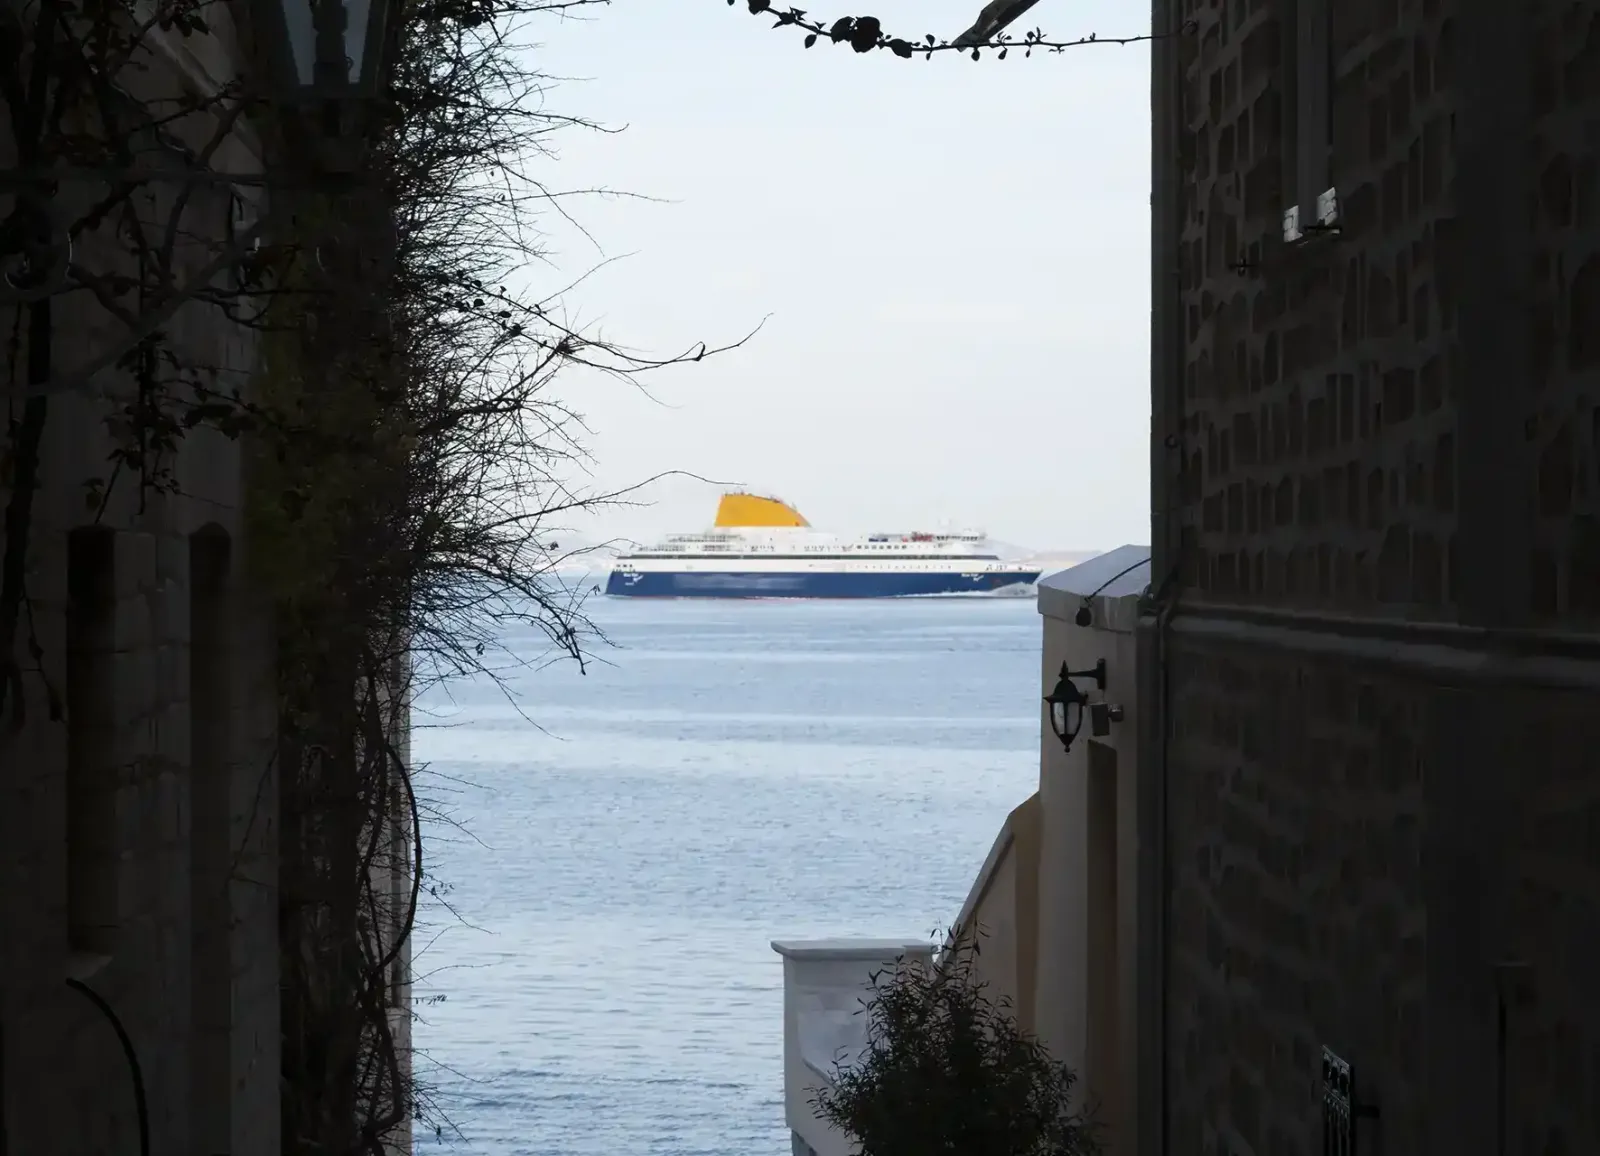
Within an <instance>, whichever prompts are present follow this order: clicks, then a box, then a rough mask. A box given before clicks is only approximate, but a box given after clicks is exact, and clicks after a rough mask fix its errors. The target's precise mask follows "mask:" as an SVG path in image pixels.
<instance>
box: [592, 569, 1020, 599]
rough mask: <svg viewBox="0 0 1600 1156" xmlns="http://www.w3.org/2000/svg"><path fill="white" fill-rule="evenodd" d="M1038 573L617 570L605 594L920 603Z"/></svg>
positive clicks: (1013, 583) (990, 588)
mask: <svg viewBox="0 0 1600 1156" xmlns="http://www.w3.org/2000/svg"><path fill="white" fill-rule="evenodd" d="M1039 573H1040V572H1039V571H1025V572H1023V573H1011V574H893V573H884V574H781V573H773V572H770V571H764V572H756V573H741V572H738V571H718V572H711V573H708V572H705V571H677V572H673V571H667V572H663V573H646V574H637V573H624V572H622V571H619V570H613V571H612V572H611V577H610V578H609V579H608V580H607V581H606V593H607V594H611V595H615V596H617V597H621V598H915V597H928V596H930V595H938V594H992V593H994V592H995V591H996V590H1001V589H1004V588H1006V587H1008V586H1016V585H1023V584H1027V583H1031V582H1036V581H1038V579H1039Z"/></svg>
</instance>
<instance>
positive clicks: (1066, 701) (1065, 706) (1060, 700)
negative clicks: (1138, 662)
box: [1044, 658, 1106, 751]
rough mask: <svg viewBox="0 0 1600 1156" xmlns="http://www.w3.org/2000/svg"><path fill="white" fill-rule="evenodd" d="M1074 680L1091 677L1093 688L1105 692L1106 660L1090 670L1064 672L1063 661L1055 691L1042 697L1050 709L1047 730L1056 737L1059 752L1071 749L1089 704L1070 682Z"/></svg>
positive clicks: (1075, 685) (1065, 668)
mask: <svg viewBox="0 0 1600 1156" xmlns="http://www.w3.org/2000/svg"><path fill="white" fill-rule="evenodd" d="M1075 678H1092V679H1094V683H1095V686H1096V687H1098V688H1099V689H1100V690H1105V688H1106V660H1105V659H1103V658H1102V659H1100V660H1099V661H1098V662H1096V663H1095V664H1094V667H1093V668H1092V669H1090V670H1068V669H1067V664H1066V663H1064V662H1063V663H1062V664H1061V675H1060V677H1059V678H1057V680H1056V688H1055V689H1054V690H1052V691H1051V692H1050V693H1049V694H1047V695H1045V696H1044V702H1045V705H1046V706H1048V707H1049V708H1050V729H1051V730H1053V731H1055V733H1056V738H1058V739H1060V740H1061V749H1062V750H1066V751H1070V750H1071V749H1072V740H1073V739H1075V738H1077V737H1078V732H1079V731H1080V730H1082V729H1083V709H1084V707H1086V706H1088V705H1089V699H1088V696H1087V695H1085V694H1084V693H1083V691H1081V690H1079V689H1078V684H1077V683H1075V682H1073V681H1072V680H1073V679H1075Z"/></svg>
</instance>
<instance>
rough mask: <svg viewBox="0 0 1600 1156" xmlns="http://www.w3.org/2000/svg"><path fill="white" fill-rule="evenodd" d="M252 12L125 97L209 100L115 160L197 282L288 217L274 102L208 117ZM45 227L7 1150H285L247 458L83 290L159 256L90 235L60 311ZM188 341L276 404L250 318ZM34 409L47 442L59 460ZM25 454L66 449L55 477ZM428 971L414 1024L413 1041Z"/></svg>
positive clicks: (6, 878)
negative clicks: (139, 356)
mask: <svg viewBox="0 0 1600 1156" xmlns="http://www.w3.org/2000/svg"><path fill="white" fill-rule="evenodd" d="M241 11H243V6H242V5H239V4H235V3H232V2H231V0H230V2H227V3H221V4H212V5H208V6H207V8H206V13H205V20H206V24H207V27H206V29H205V31H204V32H203V33H202V34H198V35H188V36H184V35H181V34H180V32H179V31H176V30H174V29H170V28H166V27H162V26H153V27H151V28H149V30H148V32H147V35H146V40H145V43H144V48H143V49H142V61H141V62H142V63H143V64H144V65H145V66H146V68H145V70H144V71H143V72H140V73H133V74H132V75H133V76H134V77H135V79H132V80H130V81H129V84H130V86H132V87H130V88H129V89H127V90H123V89H120V88H118V89H115V93H114V96H113V97H112V98H110V99H111V100H112V103H114V104H115V103H117V102H122V101H125V102H127V103H126V105H121V104H119V105H118V107H121V108H125V110H131V120H130V123H134V122H136V121H137V119H138V116H139V115H141V114H140V113H139V111H138V108H137V102H139V101H145V102H151V101H155V100H159V99H163V98H176V97H183V98H187V99H190V100H192V101H194V102H196V103H197V104H199V105H201V106H204V107H205V109H206V111H202V112H201V113H198V114H195V115H193V116H191V117H190V118H189V119H187V120H186V121H184V122H183V123H182V124H180V125H177V126H176V127H174V128H172V130H171V131H170V132H166V133H160V132H134V133H130V137H129V139H128V140H127V141H111V142H108V144H109V145H110V146H117V147H109V148H108V150H107V153H108V157H109V160H108V163H114V164H121V165H124V166H126V170H127V172H129V173H133V174H137V177H136V179H135V180H134V181H133V183H134V184H136V185H137V188H136V191H135V192H134V193H133V194H132V195H131V197H129V198H127V199H126V200H125V201H123V202H120V204H121V205H122V206H125V207H126V208H127V211H129V212H133V213H137V214H138V215H140V218H141V219H142V220H143V221H144V222H145V223H146V224H147V225H148V226H149V227H150V230H151V233H152V235H156V236H160V235H162V234H163V233H164V232H165V230H166V228H167V226H168V225H169V224H171V232H170V233H167V234H166V237H167V241H168V242H169V251H170V256H171V261H172V268H171V273H172V276H173V283H174V284H183V283H187V279H188V278H191V277H194V276H195V275H196V274H197V273H198V272H199V271H201V270H202V269H204V268H206V267H207V264H208V262H211V261H213V259H214V257H215V255H216V254H218V253H219V252H223V251H225V250H226V248H227V247H228V246H229V245H230V244H231V243H232V242H233V241H234V240H235V239H236V238H237V237H238V236H239V235H240V231H241V230H245V229H248V228H249V226H250V224H251V223H252V221H253V220H254V219H255V215H256V212H257V210H258V208H260V204H259V203H258V202H260V200H261V197H262V191H261V180H260V179H259V174H261V173H262V171H263V168H264V164H263V152H264V150H263V148H262V146H261V142H260V141H259V139H258V138H257V136H256V135H255V133H254V132H253V131H252V128H251V124H250V122H249V120H248V119H247V118H234V117H230V116H229V115H228V114H227V111H226V105H225V104H222V103H217V104H211V105H207V103H206V102H207V101H208V100H209V99H210V98H211V96H213V95H214V94H215V93H217V92H219V91H221V88H222V86H223V85H225V84H227V83H229V82H230V81H231V80H233V79H235V78H237V77H238V76H239V75H240V74H241V72H242V70H243V69H244V65H245V61H246V59H247V54H246V52H245V50H244V48H243V40H242V37H241V34H240V27H239V26H236V25H235V23H234V20H233V17H234V16H235V15H237V14H238V13H239V12H241ZM36 14H37V4H36V0H0V70H4V69H9V68H12V67H13V66H14V64H15V57H14V56H13V53H12V49H13V48H14V47H15V46H17V45H19V44H20V45H23V46H24V47H25V48H28V49H30V50H31V48H32V47H34V46H33V45H32V44H31V43H30V41H29V39H28V38H29V36H30V35H31V32H32V29H33V27H34V25H33V23H32V21H33V20H34V18H35V17H36ZM242 23H243V22H242V21H241V22H240V24H241V25H242ZM80 47H81V46H78V45H75V44H71V43H70V42H66V41H63V42H62V43H60V44H58V45H57V46H56V50H57V52H58V53H65V52H69V51H74V50H78V49H79V48H80ZM15 91H16V89H15V88H12V87H7V88H6V89H5V90H4V92H3V95H0V109H3V110H4V111H5V112H6V113H8V114H9V116H5V117H0V220H3V221H5V222H6V224H7V225H10V224H12V223H14V222H15V221H17V220H19V219H22V217H23V211H24V209H25V208H27V207H28V206H27V205H25V203H24V199H23V195H21V194H19V190H25V189H26V188H27V181H28V179H29V176H30V174H33V173H36V172H37V171H38V167H37V166H38V165H39V164H40V163H52V164H56V165H60V164H62V163H64V162H63V158H62V157H61V156H60V155H59V154H58V155H55V156H44V157H40V156H38V155H29V154H30V149H29V146H28V142H27V141H19V140H18V139H15V138H14V137H13V136H12V135H11V134H12V133H13V132H14V131H17V130H16V129H15V126H16V125H17V124H19V123H25V122H26V121H27V120H28V118H27V116H25V115H19V113H20V111H21V110H19V109H17V108H15V107H12V106H11V105H9V104H8V103H6V101H7V100H9V99H10V98H11V97H12V96H13V94H14V92H15ZM147 107H157V106H155V105H150V104H147ZM164 107H170V106H164ZM108 115H109V114H108ZM207 118H209V120H208V119H207ZM85 131H86V130H85ZM123 144H127V145H128V150H127V151H126V152H119V151H118V147H120V146H121V145H123ZM202 145H204V146H208V147H201V146H202ZM209 146H214V147H209ZM35 151H36V150H35ZM197 162H199V163H197ZM206 165H209V166H210V171H209V172H208V171H207V169H206V167H205V166H206ZM30 166H33V167H30ZM69 169H70V166H69ZM185 172H187V174H188V175H183V174H184V173H185ZM217 173H229V174H233V173H239V174H246V175H254V176H255V177H256V178H257V179H255V180H254V181H245V182H243V183H240V184H235V183H233V182H225V181H222V180H219V179H214V177H215V174H217ZM111 187H112V183H108V181H107V180H106V178H105V176H104V174H103V173H97V172H94V171H88V172H85V171H79V170H70V171H69V172H68V173H67V174H66V175H65V176H64V177H62V178H61V179H60V180H59V182H58V183H57V184H56V185H55V186H54V187H53V188H51V189H50V191H49V196H48V197H47V198H45V201H46V203H47V204H48V212H49V216H50V218H51V220H50V228H49V230H48V232H49V238H48V242H47V245H46V246H45V247H46V248H47V249H49V250H52V251H54V250H57V249H59V250H62V251H65V250H66V248H67V246H66V242H65V239H64V238H65V237H66V235H67V233H68V231H69V229H70V228H71V227H72V226H74V225H83V222H85V221H87V220H89V219H90V218H91V217H92V216H93V215H94V208H93V207H94V205H95V204H96V202H97V201H98V200H100V199H101V198H106V197H107V194H108V193H109V192H110V189H111ZM37 203H38V202H37V201H35V202H34V205H35V206H37ZM121 211H122V208H119V209H118V212H121ZM114 219H115V218H114V216H113V221H114ZM16 236H17V234H16V233H15V232H14V231H7V230H5V229H0V272H3V273H4V275H5V280H3V281H0V334H3V335H4V336H3V337H0V391H3V392H4V393H5V395H6V398H5V401H6V407H7V416H8V419H9V420H8V422H7V424H6V425H5V426H3V427H0V507H3V508H4V514H5V523H4V529H3V530H0V551H3V554H4V574H5V576H6V579H7V582H6V590H7V592H8V593H7V596H6V597H5V598H0V611H4V612H5V619H4V621H3V622H0V627H3V629H4V630H6V631H7V636H6V641H10V642H12V645H11V646H9V647H0V656H3V657H9V658H10V659H11V660H12V662H11V664H9V665H8V666H7V667H6V668H5V670H4V674H5V681H4V696H5V697H4V702H3V709H0V1150H4V1151H7V1152H29V1153H42V1154H43V1153H140V1152H146V1153H172V1154H175V1156H223V1154H227V1156H277V1154H278V1153H280V1152H281V1151H282V1150H283V1148H282V1144H281V1142H280V1139H281V1138H280V1135H279V1132H280V1111H281V1104H280V1101H281V1099H282V1093H281V1089H282V1083H283V1073H282V1071H281V1064H280V1036H281V1032H282V1025H281V1022H280V1020H281V1017H280V1001H279V980H280V966H279V950H280V947H279V914H280V913H279V887H278V879H279V875H278V853H279V848H278V819H279V814H278V796H277V784H276V771H275V758H276V756H277V748H276V742H275V739H276V724H277V710H278V702H279V698H278V694H277V688H276V686H275V681H274V669H273V667H274V655H275V637H274V631H273V622H272V614H271V609H270V606H269V599H268V598H267V597H266V595H265V593H264V591H263V590H262V589H261V588H260V586H259V584H258V583H256V582H255V581H253V579H252V559H251V541H250V535H249V533H248V527H247V525H246V517H245V493H246V490H247V486H248V482H249V479H248V477H247V474H248V454H247V453H246V446H245V444H244V442H242V441H241V440H238V439H230V438H229V437H228V436H225V435H224V434H223V433H221V432H218V431H217V430H215V429H211V428H208V427H207V426H206V425H203V424H202V425H198V426H196V427H195V428H193V429H191V430H188V431H187V432H185V433H183V435H182V436H181V437H178V438H176V439H175V440H174V441H173V442H172V444H171V445H170V446H165V447H158V446H156V445H154V444H152V443H149V442H141V441H138V440H137V435H135V434H134V433H133V432H132V430H131V429H130V419H131V415H132V414H133V413H134V410H135V409H136V407H138V406H140V405H141V404H145V403H146V402H147V401H148V397H149V394H148V389H149V388H150V382H151V381H152V380H153V379H154V377H155V375H156V374H157V373H158V372H160V368H165V367H160V368H158V369H157V370H152V371H150V373H149V374H145V370H144V369H141V368H140V367H138V366H136V365H133V364H132V363H130V362H129V361H128V360H127V359H126V358H115V357H108V356H106V352H107V351H108V350H109V351H115V350H118V349H119V348H120V349H123V350H126V349H127V348H128V346H129V344H130V342H129V331H130V325H131V324H134V323H136V322H137V321H138V320H140V316H139V315H138V314H137V313H135V314H133V315H131V316H132V321H130V319H129V317H130V315H127V314H119V312H118V310H117V308H115V307H114V306H115V305H119V304H122V303H125V301H126V299H127V294H126V293H125V292H122V291H118V292H113V293H111V294H110V295H109V297H102V296H100V295H98V294H97V293H95V292H92V291H85V290H84V289H83V288H82V286H83V285H85V284H87V283H88V282H89V281H91V280H93V279H95V278H98V279H99V286H98V287H99V288H104V287H106V286H108V285H114V281H115V278H117V277H118V276H123V277H129V278H131V277H133V276H134V275H135V274H136V272H138V273H146V272H147V270H143V269H141V270H136V269H135V268H134V263H133V259H132V255H131V253H130V251H129V247H128V246H127V244H126V243H125V241H126V234H121V235H119V234H118V232H117V229H116V227H115V225H114V224H103V225H102V226H93V225H89V226H84V227H83V228H82V231H81V232H79V233H78V234H77V235H76V236H75V237H74V238H73V240H72V242H71V248H70V252H71V260H72V262H73V263H74V266H75V267H76V269H77V271H76V272H74V273H73V274H72V277H73V278H75V279H76V281H77V283H78V287H77V288H69V289H67V290H64V291H62V292H57V293H54V294H34V295H32V296H31V297H30V295H29V293H28V291H27V290H28V288H29V285H30V284H31V282H30V281H29V280H28V276H27V274H29V273H30V269H29V268H27V267H26V266H27V262H28V261H29V260H36V257H29V255H28V254H27V253H24V252H22V251H20V250H19V248H18V247H17V246H16V245H15V244H13V243H12V242H14V241H15V240H16ZM56 273H59V270H53V271H52V274H51V275H52V276H54V275H56ZM223 275H226V272H225V271H224V274H223ZM118 298H121V299H122V301H120V302H119V301H117V299H118ZM157 301H158V305H159V304H160V299H159V298H158V299H157ZM45 302H47V304H45ZM108 302H110V303H108ZM149 308H156V306H149ZM145 316H148V314H146V315H145ZM161 329H162V334H163V340H164V343H165V346H166V348H168V349H170V350H171V351H173V354H174V363H175V364H176V363H182V364H183V365H185V366H188V367H195V368H196V369H197V372H200V373H202V374H204V375H205V380H206V381H207V382H208V384H210V385H211V386H212V387H213V388H215V389H217V390H219V391H225V390H227V389H229V388H231V387H233V386H240V387H242V388H244V389H245V390H246V391H248V388H249V382H250V378H251V373H252V371H253V369H254V368H255V366H256V365H257V363H258V356H259V349H258V345H257V339H256V337H255V335H254V333H253V331H252V330H250V329H249V328H248V327H246V326H243V325H239V324H234V323H231V322H230V321H229V320H227V319H226V318H225V317H224V316H223V314H222V313H221V312H220V311H219V310H217V309H215V308H213V307H211V306H209V305H207V304H204V303H201V302H195V301H190V303H188V304H185V305H183V306H181V307H179V308H176V309H175V310H170V311H167V315H166V316H164V318H163V320H162V322H161ZM113 361H115V362H116V364H113ZM142 390H143V391H145V392H141V391H142ZM246 397H247V398H248V392H246ZM147 412H148V411H147ZM30 424H31V425H33V426H35V427H39V428H42V436H41V437H39V439H38V441H37V453H36V454H35V453H34V447H33V442H32V439H31V437H30V435H29V432H28V431H29V427H30ZM130 439H132V440H130ZM130 449H132V450H135V451H137V452H139V453H143V454H144V455H145V457H144V458H143V459H142V464H143V466H144V467H145V468H143V469H141V468H139V466H140V464H141V463H140V461H138V460H136V459H135V458H133V457H130V456H129V452H130ZM25 459H26V460H29V461H33V460H35V459H36V464H37V479H36V485H34V486H32V487H29V486H27V485H26V480H27V479H26V477H25V472H24V470H23V466H22V462H23V461H24V460H25ZM22 511H26V513H27V514H28V515H30V516H29V517H28V518H23V517H20V516H19V512H22ZM24 521H31V525H30V526H28V527H27V529H26V533H23V532H22V526H23V522H24ZM13 576H15V577H18V578H20V579H21V580H22V584H21V585H19V586H14V585H13V582H12V578H13ZM13 589H15V590H16V591H17V593H18V595H19V597H18V599H17V601H16V602H14V603H11V604H10V605H5V603H8V602H11V599H10V593H9V592H10V591H12V590H13ZM13 611H14V613H13ZM13 630H14V638H13V637H11V636H10V632H11V631H13ZM6 651H9V655H7V654H6V653H5V652H6ZM400 740H401V742H400V745H401V746H402V748H403V746H404V736H400ZM398 834H399V837H400V838H402V839H406V838H409V832H408V831H407V830H406V828H405V827H403V826H402V827H401V828H399V829H398ZM408 860H409V855H408V854H406V853H405V848H397V854H396V855H395V856H394V859H393V863H394V866H392V867H391V868H389V872H390V878H389V879H388V880H387V882H386V883H384V884H380V886H390V887H392V889H393V890H394V891H395V892H396V893H397V894H398V895H401V896H404V895H406V894H408V893H409V890H410V879H409V875H408V874H406V872H405V870H404V868H405V864H406V863H407V862H408ZM407 964H408V960H407V958H405V957H404V956H402V958H401V960H400V961H398V964H397V967H396V975H395V980H394V991H395V1001H396V1007H395V1009H394V1012H393V1017H392V1028H393V1030H394V1032H395V1034H396V1035H397V1036H398V1037H400V1039H401V1046H402V1048H405V1049H409V1028H410V1017H409V1009H408V1004H409V974H408V972H407ZM406 1056H407V1057H408V1051H407V1053H406ZM403 1058H405V1057H403ZM396 1146H397V1147H398V1148H400V1149H402V1150H405V1149H408V1148H409V1136H405V1137H398V1138H397V1145H396Z"/></svg>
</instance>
